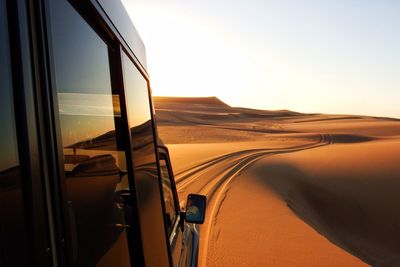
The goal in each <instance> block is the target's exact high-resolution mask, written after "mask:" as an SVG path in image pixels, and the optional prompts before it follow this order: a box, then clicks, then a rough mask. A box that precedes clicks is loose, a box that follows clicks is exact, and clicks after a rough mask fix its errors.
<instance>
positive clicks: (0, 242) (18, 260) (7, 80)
mask: <svg viewBox="0 0 400 267" xmlns="http://www.w3.org/2000/svg"><path fill="white" fill-rule="evenodd" d="M5 2H6V1H0V82H1V88H0V125H1V138H0V266H29V256H28V255H29V254H28V248H27V244H28V238H27V231H26V228H25V227H26V221H25V218H24V205H23V192H22V182H21V170H20V164H19V160H18V148H17V138H16V129H15V119H14V114H15V112H14V105H13V96H12V95H13V89H12V84H11V70H10V57H9V46H8V36H7V34H8V31H7V16H6V10H5Z"/></svg>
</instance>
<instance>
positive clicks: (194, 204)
mask: <svg viewBox="0 0 400 267" xmlns="http://www.w3.org/2000/svg"><path fill="white" fill-rule="evenodd" d="M206 201H207V198H206V196H203V195H195V194H189V195H188V198H187V201H186V215H185V221H187V222H189V223H197V224H202V223H204V219H205V218H206Z"/></svg>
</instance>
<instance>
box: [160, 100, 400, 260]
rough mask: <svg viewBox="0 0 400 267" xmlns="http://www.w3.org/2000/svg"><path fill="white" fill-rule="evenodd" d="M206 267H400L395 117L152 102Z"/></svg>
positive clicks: (399, 141) (399, 145) (398, 124)
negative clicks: (199, 208)
mask: <svg viewBox="0 0 400 267" xmlns="http://www.w3.org/2000/svg"><path fill="white" fill-rule="evenodd" d="M155 107H156V113H157V120H158V124H159V134H160V136H161V138H162V139H163V140H164V142H165V143H167V144H168V147H169V149H170V153H171V157H172V161H173V167H174V170H175V174H176V182H177V187H178V191H179V194H180V198H181V200H184V199H185V197H186V195H187V194H188V193H201V194H205V195H207V197H208V207H207V212H206V215H207V220H206V222H205V224H204V225H202V226H201V227H200V234H201V244H200V265H201V266H364V265H366V264H370V265H374V266H400V256H399V255H400V254H399V253H398V252H399V251H400V241H399V240H400V239H399V238H397V237H398V236H399V234H400V230H399V229H400V215H399V214H400V213H399V209H398V208H397V206H398V203H399V202H400V165H399V159H400V138H399V137H400V120H396V119H391V118H375V117H369V116H352V115H325V114H301V113H297V112H292V111H287V110H283V111H262V110H251V109H242V108H233V107H230V106H228V105H226V104H225V103H223V102H221V101H220V100H218V99H216V98H156V99H155Z"/></svg>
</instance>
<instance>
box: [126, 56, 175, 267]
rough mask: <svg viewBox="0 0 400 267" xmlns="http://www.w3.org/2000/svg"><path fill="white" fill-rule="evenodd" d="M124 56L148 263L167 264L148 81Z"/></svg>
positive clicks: (139, 203) (127, 99) (150, 264)
mask: <svg viewBox="0 0 400 267" xmlns="http://www.w3.org/2000/svg"><path fill="white" fill-rule="evenodd" d="M122 59H123V60H122V63H123V76H124V87H125V95H126V104H127V112H128V122H129V127H130V130H131V136H132V141H131V142H132V154H133V163H134V166H135V173H134V178H135V184H136V194H137V201H138V206H139V217H140V227H141V231H142V239H143V247H144V248H143V249H144V254H145V261H146V266H154V267H156V266H167V265H168V264H169V263H168V254H167V248H166V240H165V230H164V219H163V212H162V206H161V203H162V202H161V192H160V184H159V180H158V172H157V163H156V150H155V149H156V148H155V145H154V132H153V124H152V118H151V109H150V99H149V93H148V88H147V81H146V80H145V79H144V78H143V76H142V75H141V74H140V72H139V71H138V70H137V69H136V67H135V65H134V64H133V63H132V61H131V60H130V59H129V58H128V57H127V56H126V55H125V54H123V56H122Z"/></svg>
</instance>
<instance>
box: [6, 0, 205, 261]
mask: <svg viewBox="0 0 400 267" xmlns="http://www.w3.org/2000/svg"><path fill="white" fill-rule="evenodd" d="M0 24H1V25H0V27H1V31H0V34H1V38H0V55H1V57H0V59H1V62H0V65H1V77H0V78H1V85H2V88H1V98H0V108H1V110H0V111H1V112H0V125H1V127H2V131H1V151H0V266H40V267H42V266H146V267H152V266H154V267H155V266H161V267H162V266H196V265H197V252H198V243H199V239H198V230H197V226H196V224H194V223H187V222H186V221H185V213H184V212H182V211H181V208H180V206H179V200H178V195H177V193H176V188H175V181H174V177H173V172H172V168H171V163H170V160H169V154H168V150H167V148H166V147H165V146H163V145H162V144H159V141H158V137H157V128H156V123H155V116H154V108H153V104H152V100H151V90H150V83H149V76H148V73H147V68H146V55H145V49H144V45H143V43H142V41H141V39H140V37H139V35H138V34H137V32H136V30H135V28H134V26H133V25H132V23H131V21H130V18H129V16H128V15H127V13H126V11H125V9H124V7H123V6H122V4H121V3H120V2H119V1H110V0H86V1H78V0H38V1H34V0H0ZM204 205H205V200H204ZM203 214H204V213H203ZM203 219H204V218H203ZM198 222H201V220H199V221H198Z"/></svg>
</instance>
